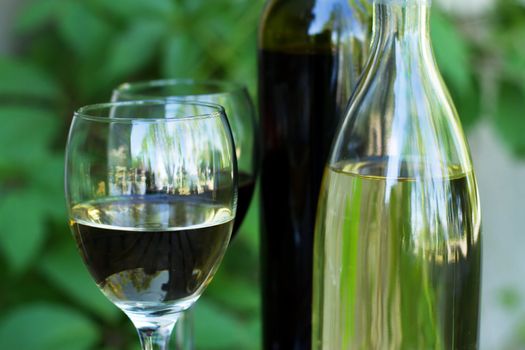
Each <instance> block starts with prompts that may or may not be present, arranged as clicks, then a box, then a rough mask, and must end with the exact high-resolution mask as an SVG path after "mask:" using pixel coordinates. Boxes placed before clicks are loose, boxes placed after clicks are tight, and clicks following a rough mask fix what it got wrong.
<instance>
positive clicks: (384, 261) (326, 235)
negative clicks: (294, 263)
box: [312, 0, 481, 350]
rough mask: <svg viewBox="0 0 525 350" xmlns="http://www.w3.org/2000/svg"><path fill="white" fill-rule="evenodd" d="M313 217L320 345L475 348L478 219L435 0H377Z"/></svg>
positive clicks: (336, 349)
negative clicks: (435, 24) (437, 37)
mask: <svg viewBox="0 0 525 350" xmlns="http://www.w3.org/2000/svg"><path fill="white" fill-rule="evenodd" d="M373 16H374V29H373V39H372V43H373V44H372V48H371V55H370V60H369V61H368V63H367V65H366V67H365V72H364V73H363V78H362V79H361V80H360V83H359V86H358V87H357V88H356V92H355V93H354V95H353V97H352V101H351V102H350V104H349V106H348V109H347V112H346V116H345V120H344V123H343V125H342V127H341V130H340V131H339V133H338V135H337V137H336V141H335V143H334V145H333V148H332V151H331V155H330V160H329V162H328V166H327V169H326V171H325V176H324V179H323V186H322V190H321V197H320V202H319V209H318V213H317V220H316V231H315V248H314V251H315V253H314V297H313V299H314V305H313V312H312V318H313V321H312V322H313V332H312V334H313V336H312V337H313V346H312V349H316V350H321V349H322V350H346V349H367V350H376V349H378V350H379V349H391V350H410V349H443V350H445V349H447V350H448V349H453V350H467V349H469V350H470V349H477V348H478V327H479V295H480V270H481V232H480V231H481V223H480V221H481V220H480V206H479V199H478V191H477V185H476V181H475V176H474V174H473V168H472V163H471V159H470V155H469V150H468V146H467V144H466V140H465V137H464V135H463V132H462V129H461V125H460V123H459V119H458V117H457V113H456V111H455V108H454V106H453V104H452V102H451V100H450V97H449V95H448V93H447V91H446V88H445V86H444V84H443V82H442V80H441V78H440V75H439V72H438V70H437V68H436V65H435V61H434V59H433V54H432V50H431V46H430V42H429V35H428V16H429V1H428V0H374V14H373Z"/></svg>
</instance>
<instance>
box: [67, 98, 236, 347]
mask: <svg viewBox="0 0 525 350" xmlns="http://www.w3.org/2000/svg"><path fill="white" fill-rule="evenodd" d="M65 189H66V199H67V204H68V208H69V218H70V226H71V230H72V232H73V236H74V238H75V239H76V242H77V246H78V250H79V252H80V255H81V256H82V259H83V261H84V263H85V264H86V266H87V268H88V270H89V272H90V273H91V276H92V277H93V279H94V280H95V281H96V283H97V285H98V286H99V288H100V289H101V291H102V292H103V293H104V294H105V295H106V297H107V298H108V299H109V300H110V301H112V302H113V303H114V304H115V305H116V306H118V307H119V308H120V309H121V310H122V311H124V312H125V313H126V315H127V316H128V317H129V318H130V319H131V321H132V322H133V324H134V325H135V327H136V328H137V330H138V333H139V335H140V340H141V344H142V349H144V350H155V349H167V346H168V345H167V344H168V341H169V338H170V334H171V331H172V329H173V326H174V324H175V323H176V322H177V320H178V318H179V317H180V315H181V313H182V312H183V311H184V310H186V309H188V308H189V307H190V306H191V305H192V304H193V303H195V302H196V301H197V299H198V298H199V297H200V295H201V294H202V292H203V290H204V289H205V288H206V286H207V285H208V284H209V283H210V281H211V279H212V277H213V275H214V274H215V271H216V270H217V268H218V266H219V263H220V261H221V259H222V257H223V255H224V252H225V250H226V247H227V246H228V242H229V240H230V236H231V232H232V228H233V220H234V217H235V211H236V202H237V165H236V157H235V152H234V145H233V138H232V135H231V130H230V128H229V125H228V121H227V119H226V115H225V113H224V109H223V108H222V107H221V106H218V105H214V104H210V103H202V102H189V101H188V102H181V101H178V102H175V101H172V102H171V101H170V102H168V101H133V102H120V103H107V104H99V105H93V106H87V107H83V108H81V109H79V110H78V111H77V112H76V113H75V115H74V118H73V120H72V123H71V128H70V132H69V138H68V143H67V152H66V181H65Z"/></svg>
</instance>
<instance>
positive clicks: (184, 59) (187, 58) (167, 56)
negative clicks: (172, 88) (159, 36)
mask: <svg viewBox="0 0 525 350" xmlns="http://www.w3.org/2000/svg"><path fill="white" fill-rule="evenodd" d="M203 55H204V53H203V52H202V50H200V49H199V47H198V45H196V44H195V42H194V41H192V40H191V39H190V38H189V37H188V36H187V35H184V34H182V35H179V34H177V35H176V36H174V37H170V38H168V40H167V42H166V44H165V47H164V54H163V56H164V57H163V62H162V71H163V73H164V76H166V77H171V78H181V77H191V78H198V77H199V75H200V72H201V71H202V68H204V67H202V57H203Z"/></svg>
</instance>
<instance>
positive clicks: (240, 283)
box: [207, 273, 260, 314]
mask: <svg viewBox="0 0 525 350" xmlns="http://www.w3.org/2000/svg"><path fill="white" fill-rule="evenodd" d="M257 287H258V286H257V285H256V284H253V283H250V282H249V281H246V280H244V279H241V278H235V277H232V276H230V275H228V274H226V273H224V274H220V275H218V276H216V277H215V279H214V280H213V284H212V285H211V286H210V287H208V291H207V296H208V297H211V298H213V299H214V300H216V301H218V302H219V303H220V304H221V305H224V306H225V307H227V308H228V309H229V310H232V311H236V312H240V313H249V314H257V312H258V311H259V307H260V301H259V294H260V293H259V289H258V288H257Z"/></svg>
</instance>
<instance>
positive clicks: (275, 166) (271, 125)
mask: <svg viewBox="0 0 525 350" xmlns="http://www.w3.org/2000/svg"><path fill="white" fill-rule="evenodd" d="M367 19H368V17H367V16H366V8H365V7H364V6H363V5H361V4H360V3H358V2H356V1H349V0H270V1H268V3H267V4H266V8H265V10H264V12H263V14H262V18H261V25H260V31H259V104H260V118H261V126H262V135H263V162H262V172H261V186H262V188H261V189H262V191H261V200H262V205H261V260H262V261H261V264H262V287H263V338H264V340H263V341H264V349H272V350H279V349H285V350H306V349H310V344H311V310H312V308H311V303H312V300H311V299H312V254H313V231H314V221H315V212H316V207H317V197H318V195H319V189H320V184H321V178H322V174H323V169H324V167H325V164H326V161H327V157H328V152H329V149H330V146H331V143H332V139H333V137H334V134H335V130H336V128H337V125H338V123H339V121H340V119H341V118H340V117H341V113H342V111H343V110H344V108H345V106H346V104H347V102H348V100H349V98H350V94H351V92H352V89H353V87H354V86H355V83H356V81H357V78H358V76H359V74H360V72H361V68H362V66H363V64H364V59H365V58H366V57H365V56H366V52H367V48H368V41H367V38H368V26H367Z"/></svg>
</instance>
